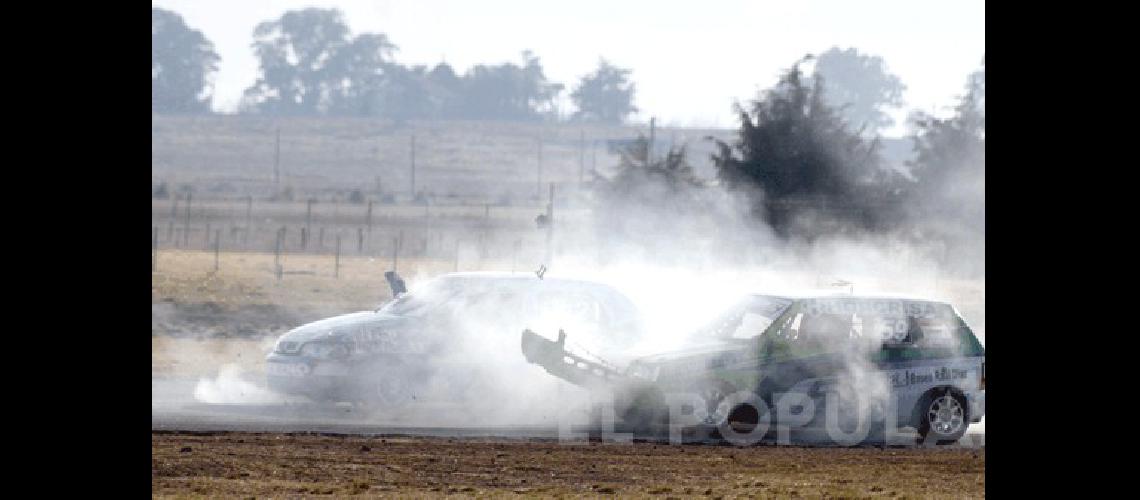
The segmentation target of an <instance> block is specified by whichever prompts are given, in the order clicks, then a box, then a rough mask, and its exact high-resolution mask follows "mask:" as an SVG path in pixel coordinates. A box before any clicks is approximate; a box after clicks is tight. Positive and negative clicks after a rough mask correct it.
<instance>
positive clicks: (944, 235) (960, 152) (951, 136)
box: [907, 58, 986, 275]
mask: <svg viewBox="0 0 1140 500" xmlns="http://www.w3.org/2000/svg"><path fill="white" fill-rule="evenodd" d="M985 75H986V74H985V59H984V58H983V59H982V67H981V69H980V70H979V71H977V72H975V73H972V74H971V75H969V77H968V78H967V83H966V92H965V94H963V95H962V96H961V97H960V98H959V99H958V104H957V105H956V106H955V107H954V114H953V116H950V117H949V118H937V117H933V116H929V115H927V114H924V113H915V114H914V115H913V118H912V120H913V122H914V125H915V128H916V133H915V135H914V136H913V137H912V139H913V141H914V151H915V159H914V160H913V161H912V162H910V163H909V166H910V167H911V172H912V174H913V175H914V176H915V177H916V178H917V179H918V182H917V185H916V186H915V187H914V189H913V190H912V192H911V193H910V199H909V200H908V202H907V205H908V206H910V207H913V210H914V213H915V215H916V217H915V219H916V221H918V222H919V224H917V226H918V227H919V228H920V230H921V232H922V237H923V238H924V239H925V240H927V241H937V242H940V244H941V245H942V246H943V249H944V250H943V253H942V255H941V256H939V258H940V259H943V260H944V261H943V262H941V264H942V265H943V266H944V267H945V268H949V269H952V270H955V271H956V272H964V273H973V274H976V273H981V274H982V275H984V274H985V232H986V115H985V95H986V90H985V81H986V80H985Z"/></svg>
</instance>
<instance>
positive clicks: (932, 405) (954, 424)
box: [916, 388, 970, 445]
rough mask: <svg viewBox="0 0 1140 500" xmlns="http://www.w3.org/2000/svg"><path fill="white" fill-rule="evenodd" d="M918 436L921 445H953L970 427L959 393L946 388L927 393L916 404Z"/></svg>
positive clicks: (967, 409) (961, 396)
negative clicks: (931, 443)
mask: <svg viewBox="0 0 1140 500" xmlns="http://www.w3.org/2000/svg"><path fill="white" fill-rule="evenodd" d="M916 411H917V412H918V436H919V441H920V442H921V443H929V442H931V440H933V441H934V443H936V444H939V445H946V444H954V443H957V442H958V440H960V439H962V436H963V435H965V434H966V429H967V428H969V426H970V414H969V407H968V406H967V405H966V397H965V396H963V395H962V393H961V392H959V391H956V390H953V389H950V388H946V389H936V390H933V391H931V392H928V393H927V394H926V396H924V397H923V398H922V399H921V400H919V402H918V406H917V407H916Z"/></svg>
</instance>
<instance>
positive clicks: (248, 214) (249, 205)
mask: <svg viewBox="0 0 1140 500" xmlns="http://www.w3.org/2000/svg"><path fill="white" fill-rule="evenodd" d="M252 215H253V195H252V194H251V195H249V196H247V197H246V199H245V236H244V239H243V240H242V243H243V244H244V245H245V247H246V249H247V250H248V249H249V232H250V221H251V220H252Z"/></svg>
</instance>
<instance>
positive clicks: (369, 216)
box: [364, 200, 372, 234]
mask: <svg viewBox="0 0 1140 500" xmlns="http://www.w3.org/2000/svg"><path fill="white" fill-rule="evenodd" d="M364 223H365V224H367V225H368V234H372V200H369V201H368V214H367V215H365V216H364Z"/></svg>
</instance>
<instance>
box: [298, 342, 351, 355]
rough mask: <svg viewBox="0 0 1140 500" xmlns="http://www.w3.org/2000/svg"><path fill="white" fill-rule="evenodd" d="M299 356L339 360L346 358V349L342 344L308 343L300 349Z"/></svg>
mask: <svg viewBox="0 0 1140 500" xmlns="http://www.w3.org/2000/svg"><path fill="white" fill-rule="evenodd" d="M301 354H303V355H305V356H310V357H314V358H320V359H341V358H346V357H348V347H347V346H345V345H344V344H332V343H328V342H309V343H308V344H305V346H304V347H302V348H301Z"/></svg>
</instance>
